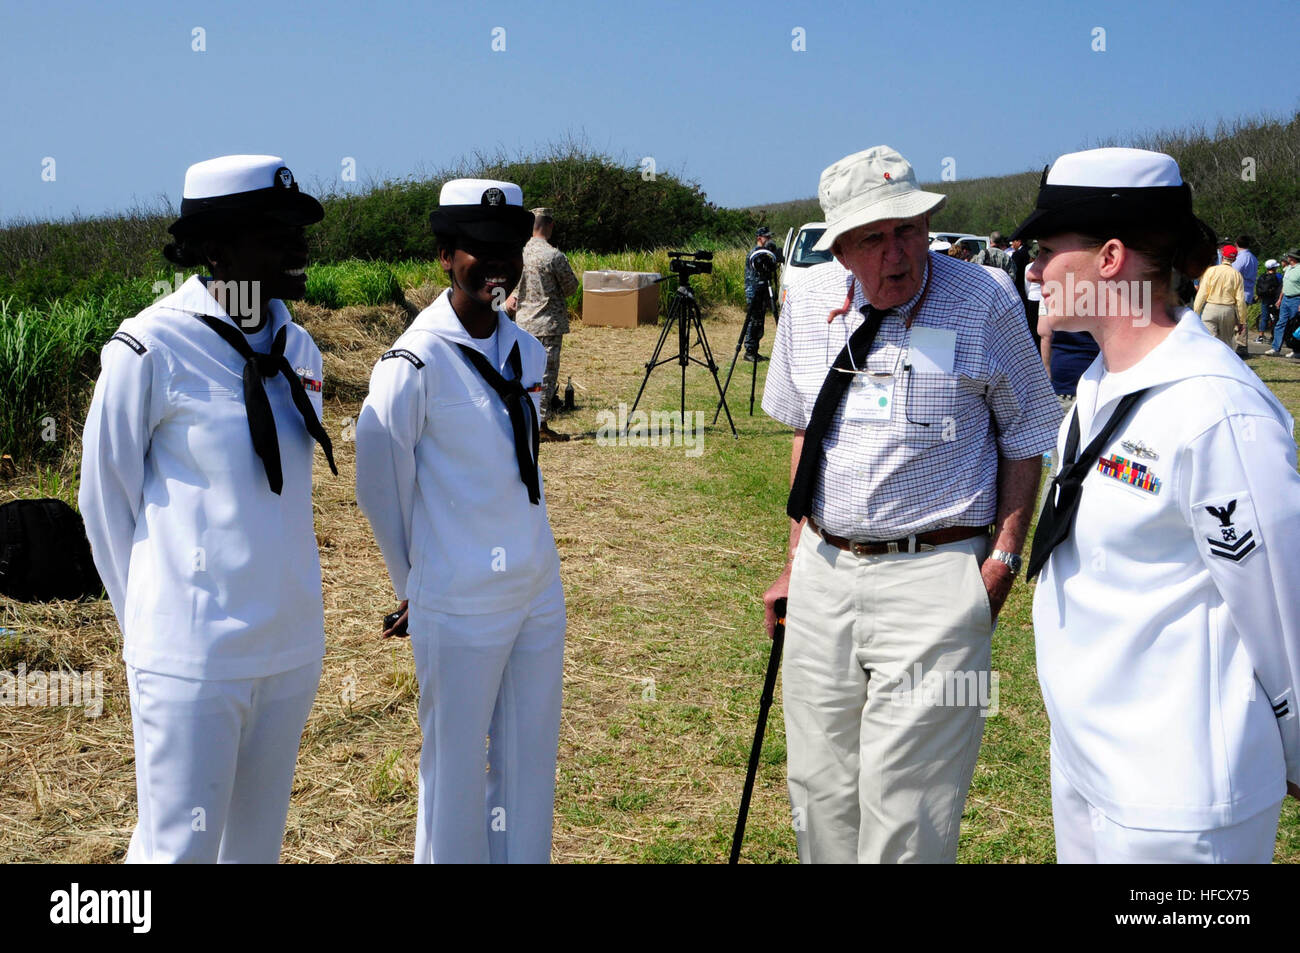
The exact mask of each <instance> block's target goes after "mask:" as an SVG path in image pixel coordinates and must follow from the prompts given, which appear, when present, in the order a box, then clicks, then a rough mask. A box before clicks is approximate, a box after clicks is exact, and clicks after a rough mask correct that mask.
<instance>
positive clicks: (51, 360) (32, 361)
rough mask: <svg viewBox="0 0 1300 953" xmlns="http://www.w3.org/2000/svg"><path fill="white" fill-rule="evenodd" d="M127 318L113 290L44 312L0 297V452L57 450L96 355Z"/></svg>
mask: <svg viewBox="0 0 1300 953" xmlns="http://www.w3.org/2000/svg"><path fill="white" fill-rule="evenodd" d="M127 316H128V313H124V312H123V311H122V310H121V296H120V295H116V294H115V295H109V296H106V297H105V298H103V299H101V300H99V301H94V302H75V303H64V302H55V303H53V304H52V305H51V306H50V307H49V308H48V309H46V310H37V309H33V308H25V309H15V308H12V307H11V302H10V301H8V300H5V301H0V393H2V394H3V395H4V399H3V400H2V401H0V452H2V453H9V454H12V455H13V456H14V457H15V458H17V457H19V456H21V455H22V451H28V452H34V451H36V450H37V449H38V448H42V445H44V447H45V454H46V455H50V454H53V453H57V452H61V451H62V447H63V445H64V441H65V439H66V438H67V437H68V434H67V432H66V431H67V428H68V427H69V426H70V425H71V421H72V420H73V419H74V417H75V414H74V413H73V411H72V408H73V406H74V404H75V403H77V402H78V399H79V397H80V396H81V395H83V394H84V392H85V389H86V387H87V386H88V385H89V384H90V382H91V381H93V379H94V378H93V373H94V369H95V366H96V361H95V355H96V354H98V352H99V349H100V348H101V347H102V346H103V344H104V342H105V341H106V340H107V339H108V338H109V337H110V336H111V335H112V333H113V331H114V329H116V327H117V325H118V324H119V323H121V321H122V319H123V318H124V317H127ZM47 418H49V420H47ZM51 424H52V433H51ZM51 438H52V439H51Z"/></svg>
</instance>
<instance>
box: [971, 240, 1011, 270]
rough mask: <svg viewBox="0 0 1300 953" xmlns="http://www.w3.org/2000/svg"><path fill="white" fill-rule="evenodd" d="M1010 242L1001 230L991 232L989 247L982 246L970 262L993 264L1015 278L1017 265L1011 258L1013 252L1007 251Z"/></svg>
mask: <svg viewBox="0 0 1300 953" xmlns="http://www.w3.org/2000/svg"><path fill="white" fill-rule="evenodd" d="M1009 244H1010V243H1009V242H1008V241H1007V240H1006V238H1005V237H1004V236H1003V234H1002V233H1001V232H999V231H993V232H990V233H989V243H988V247H986V248H981V249H980V250H979V252H978V253H976V254H975V255H973V256H971V258H970V262H971V263H972V264H975V265H992V266H993V267H994V268H1001V269H1002V270H1003V271H1005V272H1006V273H1007V274H1008V275H1010V276H1011V277H1012V278H1013V279H1014V278H1015V276H1016V266H1015V264H1014V263H1013V262H1012V260H1011V253H1010V252H1009V251H1007V248H1008V246H1009Z"/></svg>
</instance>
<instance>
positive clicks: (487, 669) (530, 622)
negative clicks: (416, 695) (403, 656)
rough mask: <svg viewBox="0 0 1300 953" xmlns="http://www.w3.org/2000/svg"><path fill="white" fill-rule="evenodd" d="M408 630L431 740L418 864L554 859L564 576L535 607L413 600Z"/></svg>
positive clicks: (425, 758)
mask: <svg viewBox="0 0 1300 953" xmlns="http://www.w3.org/2000/svg"><path fill="white" fill-rule="evenodd" d="M409 629H410V633H411V651H412V653H413V654H414V656H415V674H416V677H417V678H418V679H419V682H420V708H419V714H420V731H421V732H422V734H423V736H424V743H423V746H422V747H421V749H420V801H419V809H418V816H417V818H416V828H415V862H416V863H417V864H421V863H423V864H428V863H439V864H448V863H471V864H472V863H525V864H526V863H532V864H543V863H548V862H549V861H550V859H551V828H552V824H553V822H554V815H555V760H556V750H557V748H558V745H559V737H560V699H561V689H562V683H563V676H564V629H565V610H564V587H563V586H562V585H561V583H560V579H559V577H558V576H557V577H556V579H555V582H554V583H553V584H552V585H551V586H549V587H548V588H547V589H546V591H545V592H543V593H542V595H540V596H539V597H537V598H536V599H535V600H534V601H533V602H532V604H531V605H528V606H525V607H522V608H519V609H511V610H508V611H504V612H492V613H483V614H478V615H452V614H450V613H445V612H429V611H427V610H424V609H421V608H419V607H417V606H416V605H415V604H414V603H412V604H411V607H410V624H409ZM485 741H487V750H486V751H485V750H484V743H485Z"/></svg>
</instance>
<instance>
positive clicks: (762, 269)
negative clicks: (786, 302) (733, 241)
mask: <svg viewBox="0 0 1300 953" xmlns="http://www.w3.org/2000/svg"><path fill="white" fill-rule="evenodd" d="M783 261H785V257H784V256H783V255H782V253H781V248H780V246H779V245H777V244H776V242H774V241H772V230H771V229H770V228H768V227H767V226H766V225H764V226H762V227H761V228H759V229H758V231H757V232H756V233H755V236H754V247H753V248H752V249H750V251H749V254H748V255H747V256H746V257H745V316H746V317H747V318H748V319H749V327H748V328H747V330H746V332H745V360H747V361H757V360H758V356H759V355H758V342H759V341H760V340H761V339H762V337H763V330H764V325H765V324H766V323H767V309H768V308H770V307H772V303H773V298H772V290H773V289H772V283H773V282H774V281H775V280H776V274H777V269H778V268H779V267H780V265H781V262H783Z"/></svg>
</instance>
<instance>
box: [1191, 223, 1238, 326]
mask: <svg viewBox="0 0 1300 953" xmlns="http://www.w3.org/2000/svg"><path fill="white" fill-rule="evenodd" d="M1220 254H1221V255H1222V256H1223V263H1222V264H1219V265H1213V266H1212V267H1210V268H1207V269H1206V270H1205V274H1203V275H1201V283H1200V284H1199V285H1198V286H1197V289H1196V301H1195V303H1194V304H1193V305H1192V310H1193V311H1195V312H1196V313H1197V314H1199V315H1200V316H1201V320H1202V321H1204V322H1205V329H1206V330H1207V331H1209V332H1210V334H1212V335H1214V336H1215V337H1217V338H1218V339H1219V340H1220V341H1222V342H1223V343H1224V344H1226V345H1228V347H1232V346H1233V341H1234V337H1235V339H1236V340H1237V343H1238V344H1240V345H1244V344H1245V338H1244V336H1243V335H1244V332H1245V328H1246V299H1245V296H1244V294H1243V290H1242V289H1243V284H1242V280H1241V274H1240V272H1238V271H1237V269H1236V268H1234V267H1232V263H1233V261H1235V260H1236V258H1237V249H1236V246H1234V245H1224V246H1223V248H1222V249H1220Z"/></svg>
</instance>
